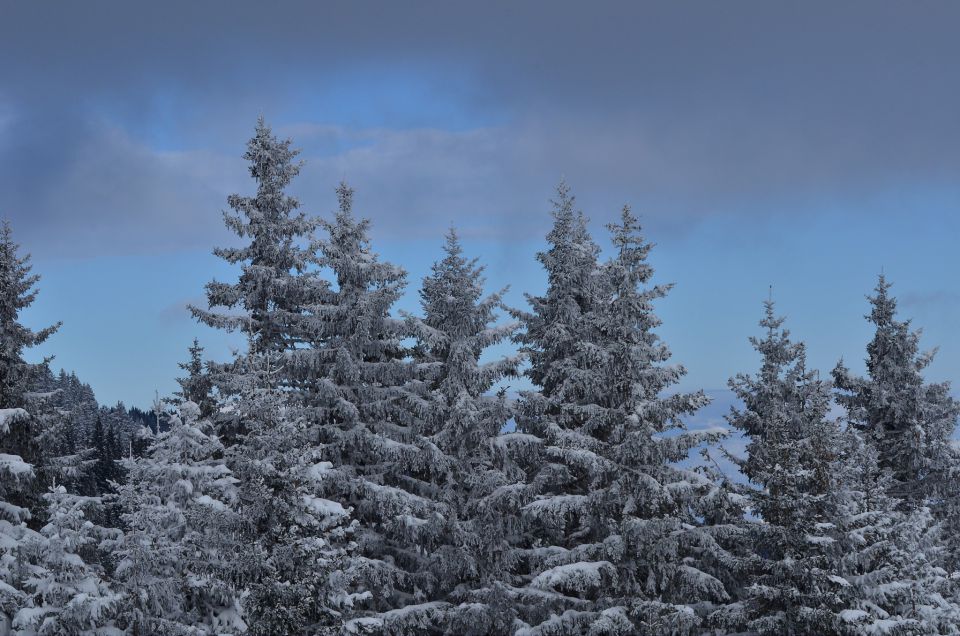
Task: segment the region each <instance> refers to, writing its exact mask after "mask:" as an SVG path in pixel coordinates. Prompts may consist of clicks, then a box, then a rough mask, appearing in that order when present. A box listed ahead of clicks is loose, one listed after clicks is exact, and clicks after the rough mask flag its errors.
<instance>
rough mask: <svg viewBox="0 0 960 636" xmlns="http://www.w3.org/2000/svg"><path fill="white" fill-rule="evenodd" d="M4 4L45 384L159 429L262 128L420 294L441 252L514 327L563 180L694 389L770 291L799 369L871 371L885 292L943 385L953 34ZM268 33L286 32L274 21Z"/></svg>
mask: <svg viewBox="0 0 960 636" xmlns="http://www.w3.org/2000/svg"><path fill="white" fill-rule="evenodd" d="M227 7H228V5H227V4H226V3H222V4H220V3H200V4H197V3H177V2H174V3H165V4H164V5H163V6H160V5H159V4H158V5H157V6H151V7H136V8H135V10H134V8H133V7H131V6H128V5H126V4H123V3H111V2H96V3H86V4H84V5H82V6H81V5H80V4H74V5H64V6H62V7H59V8H58V9H57V11H56V12H55V13H54V12H53V11H52V10H51V9H50V8H49V7H42V6H40V5H37V4H30V3H16V4H14V5H13V6H12V7H11V8H10V11H9V12H8V13H9V19H5V20H4V23H3V25H2V26H0V54H2V55H3V56H4V59H8V60H9V59H16V60H18V62H17V63H16V64H6V65H4V67H3V68H2V69H0V166H2V168H3V169H2V170H0V216H5V217H7V218H9V219H10V220H11V222H12V224H13V227H14V232H15V234H16V236H17V239H18V240H19V242H20V243H21V244H22V247H23V249H24V250H25V251H29V252H31V253H33V255H34V263H35V270H36V272H37V273H39V274H40V275H41V276H42V277H43V278H42V281H41V284H40V288H41V293H40V296H39V297H38V300H37V302H36V304H35V306H34V307H33V308H31V309H30V310H29V311H28V312H27V313H26V315H25V319H26V320H27V321H28V322H29V323H30V324H32V325H34V326H40V325H42V324H45V323H47V322H51V321H54V320H63V321H64V327H63V329H62V331H61V332H60V333H59V334H58V335H57V336H55V337H53V338H51V340H50V341H49V343H48V344H47V345H45V346H44V348H43V350H42V351H41V352H37V353H38V354H39V353H44V354H55V355H56V357H57V358H56V361H55V364H56V365H57V366H63V367H65V368H67V369H69V370H75V371H76V372H77V373H78V375H79V376H80V377H81V378H83V379H84V380H85V381H87V382H90V383H91V384H92V385H93V387H94V389H95V391H96V392H97V395H98V397H99V398H100V399H101V401H102V402H106V403H112V402H115V401H117V400H123V401H125V402H126V403H128V404H136V405H141V406H144V405H147V404H148V403H149V401H150V400H151V399H152V397H153V394H154V391H155V390H157V391H159V392H160V393H161V395H162V394H165V393H168V392H170V391H171V390H172V389H173V388H174V386H175V385H174V382H173V378H174V377H176V375H177V373H178V369H177V366H176V363H177V362H178V361H179V360H181V359H182V358H183V357H184V355H185V352H186V347H187V346H188V345H189V343H190V341H191V339H192V338H193V337H194V336H198V337H200V339H201V341H202V343H203V344H204V345H206V346H207V348H208V352H209V353H210V355H211V356H212V357H214V358H218V359H223V358H224V357H226V356H227V355H229V351H230V347H231V346H237V345H238V344H240V343H239V342H238V341H237V340H236V339H231V338H229V337H224V336H223V335H222V334H217V333H215V332H213V331H211V330H209V329H207V328H205V327H202V326H200V325H198V324H197V323H195V322H194V321H192V320H191V319H190V318H189V315H188V314H187V312H186V310H185V309H184V306H185V304H186V303H188V302H194V303H196V302H200V301H201V300H202V288H203V285H204V283H205V282H207V281H208V280H210V279H211V278H213V277H219V278H222V279H230V277H231V276H233V275H235V274H234V272H231V271H230V270H229V268H226V267H225V266H224V265H222V264H221V263H219V262H218V260H217V259H216V258H215V257H213V256H212V255H211V254H210V250H211V249H212V248H213V247H214V246H216V245H222V244H225V243H227V242H229V241H231V240H232V239H231V237H230V236H229V235H228V234H227V232H226V230H225V229H224V228H223V225H222V222H221V215H220V211H221V210H222V209H224V208H225V207H226V196H227V195H228V194H229V193H231V192H242V193H246V192H249V191H250V188H251V183H250V182H249V179H248V177H247V173H246V168H245V166H244V164H243V161H242V159H241V158H240V156H241V154H242V152H243V145H244V143H245V141H246V140H247V138H248V137H249V136H250V134H251V131H252V128H253V124H254V122H255V120H256V117H257V116H258V115H259V114H263V115H264V116H265V117H266V118H267V120H268V121H269V122H270V123H271V124H272V125H273V126H274V128H275V130H276V131H277V132H278V133H279V134H281V135H285V136H291V137H293V138H294V141H295V143H296V145H297V146H299V147H300V148H302V149H303V158H304V159H305V160H306V161H307V164H306V166H305V167H304V170H303V173H302V175H301V177H300V178H299V179H298V181H297V182H296V183H295V185H294V188H293V189H294V191H295V193H296V194H297V195H298V196H300V198H301V200H302V202H303V205H304V209H306V210H307V211H309V212H311V213H315V214H318V215H325V214H329V213H330V212H331V210H332V209H333V208H334V205H335V196H334V188H335V186H336V184H337V182H339V181H340V180H341V179H346V180H347V181H348V182H350V183H351V185H353V186H354V187H355V188H356V190H357V195H356V202H357V210H358V212H359V213H361V214H363V215H366V216H369V217H370V218H371V219H372V220H373V236H374V242H375V247H376V249H377V250H378V251H380V252H381V254H382V255H383V256H384V257H385V258H388V259H390V260H393V261H395V262H398V263H401V264H403V265H404V266H405V267H406V268H407V269H408V271H409V272H410V289H409V294H408V298H406V299H405V300H404V302H403V305H404V308H407V309H415V308H416V289H417V285H418V283H419V279H420V278H421V277H422V276H423V275H424V274H425V273H426V272H427V270H428V268H429V265H430V263H431V261H432V260H433V259H434V258H436V257H437V255H438V253H439V248H440V245H441V243H442V236H443V233H444V231H445V229H446V228H447V227H448V226H449V225H450V224H451V223H453V224H455V225H456V226H457V227H458V228H459V229H460V231H461V234H462V235H463V237H464V239H465V243H466V246H467V250H468V251H469V252H472V253H473V254H474V255H477V256H480V257H481V259H482V261H483V262H484V263H485V264H486V265H487V268H488V269H487V278H488V283H489V286H490V287H491V288H495V287H496V288H499V287H501V286H503V285H506V284H509V285H511V292H510V294H509V296H508V300H509V302H510V303H512V304H514V305H522V304H523V297H522V293H523V292H525V291H526V292H533V293H539V292H540V291H542V289H543V285H544V277H543V274H542V272H541V271H540V269H539V266H538V264H537V262H536V260H535V258H534V254H535V252H536V251H537V250H538V249H540V248H541V247H542V246H543V235H544V234H545V232H546V231H547V229H548V226H549V222H550V219H549V215H548V211H549V204H548V199H549V198H550V197H551V195H552V190H553V188H554V187H555V186H556V184H557V182H558V181H559V180H560V179H561V178H565V179H566V180H567V181H568V182H569V183H570V185H571V186H572V188H573V191H574V194H575V195H576V196H577V200H578V203H579V206H580V207H581V208H582V209H583V210H584V211H585V212H586V213H587V215H588V216H589V217H590V218H591V220H592V221H591V227H592V229H593V231H594V233H595V235H596V237H597V238H598V240H599V241H600V242H601V244H604V243H605V236H604V234H605V231H604V229H603V225H604V223H606V222H608V221H610V220H613V219H614V218H615V217H616V215H617V214H618V212H619V209H620V207H621V206H622V205H623V204H625V203H628V204H630V205H631V206H632V207H633V208H634V210H635V211H637V212H638V213H639V214H640V216H641V219H642V221H643V222H644V224H645V227H646V230H647V233H648V235H649V238H650V239H651V240H653V241H654V242H655V243H657V247H656V249H655V251H654V253H653V255H652V261H653V263H654V265H655V267H656V268H657V279H658V281H660V282H674V283H676V287H675V289H674V291H673V292H672V293H671V295H670V296H669V297H668V298H667V299H665V300H664V301H662V302H661V304H660V307H659V313H660V315H661V317H662V318H663V321H664V324H663V327H662V328H661V330H660V331H661V334H662V335H663V337H664V339H665V340H666V341H667V342H668V344H669V345H670V346H671V348H672V350H673V351H674V354H675V360H676V361H678V362H681V363H683V364H684V365H685V366H686V367H687V368H688V370H689V374H688V376H687V378H686V379H685V381H684V388H698V387H703V388H706V389H709V390H718V389H722V388H723V387H724V386H725V383H726V380H727V378H728V377H729V376H731V375H733V374H734V373H737V372H740V371H751V370H752V369H753V368H754V366H755V364H756V359H755V357H754V355H753V353H752V351H751V350H750V347H749V344H748V343H747V340H746V338H747V337H748V336H749V335H751V334H753V333H755V332H756V323H757V321H758V320H759V318H760V316H761V301H762V299H763V298H765V297H766V295H767V290H768V286H769V285H773V287H774V296H775V298H776V300H777V301H778V306H779V308H780V310H781V311H782V312H783V313H785V314H787V316H788V318H789V326H790V328H791V329H792V331H793V332H794V334H795V335H796V336H797V337H798V338H801V339H803V340H805V341H807V343H808V347H809V351H810V357H811V362H812V363H813V364H814V365H816V366H818V367H820V368H821V369H823V370H824V371H826V370H829V369H830V368H832V366H833V365H834V364H835V363H836V361H837V360H838V359H839V358H840V357H844V358H845V359H846V360H847V361H848V363H850V364H851V365H852V366H854V367H855V368H857V367H858V366H860V365H861V359H862V358H863V349H864V345H865V343H866V341H867V340H868V338H869V336H870V333H869V326H868V325H867V323H866V321H865V320H864V319H863V314H864V313H866V311H867V303H866V300H865V299H864V296H865V295H866V294H867V293H869V292H870V291H871V289H872V288H873V286H874V284H875V280H876V276H877V274H878V273H879V272H880V271H881V269H882V270H883V271H884V272H885V273H886V274H887V276H888V278H890V280H892V282H893V283H894V285H895V286H894V292H895V293H896V294H897V295H898V296H899V298H900V301H901V302H900V304H901V311H902V313H903V315H905V316H909V317H912V318H913V319H914V322H915V324H916V325H917V326H919V327H922V328H923V329H924V338H923V342H924V344H925V345H926V346H928V347H933V346H939V347H940V353H939V355H938V358H937V360H936V362H935V363H934V365H933V366H932V367H931V368H930V371H929V376H930V378H931V379H934V380H944V379H952V380H954V381H957V380H960V342H958V340H960V339H958V338H957V337H956V333H955V328H956V325H957V324H958V323H960V285H958V283H957V280H956V278H957V274H958V273H960V256H958V250H957V249H956V242H957V239H958V238H960V220H958V218H960V217H958V211H960V180H958V176H957V175H960V119H958V118H957V116H956V113H958V112H960V86H958V85H957V83H956V82H955V81H953V77H954V69H953V66H954V61H955V60H956V59H958V55H960V42H958V41H957V39H956V38H955V36H954V33H953V32H952V29H951V28H950V27H951V25H955V24H956V23H957V18H960V8H958V6H957V5H956V4H953V3H947V2H943V3H939V2H929V3H925V4H924V9H925V10H924V11H922V12H921V11H915V10H913V8H912V7H909V6H907V5H906V4H901V3H885V2H845V3H826V2H824V3H804V4H803V5H802V6H801V5H799V4H797V5H793V6H789V7H788V6H777V5H774V4H773V3H766V2H736V1H735V2H728V3H713V2H703V3H699V2H690V3H674V2H669V3H667V2H664V3H623V4H619V3H600V4H599V5H591V8H589V9H588V8H586V7H585V5H578V4H575V3H570V4H567V3H564V2H560V3H550V4H549V5H547V4H543V5H538V4H537V3H485V4H484V5H483V6H482V7H481V6H480V5H473V6H471V5H466V4H460V3H430V2H421V3H416V4H409V5H406V6H401V5H400V3H396V4H394V3H390V4H377V3H342V4H341V3H325V4H324V5H323V6H322V7H321V6H320V5H319V4H314V3H289V2H281V3H277V4H276V5H271V8H267V7H266V6H265V5H262V3H261V4H253V3H250V4H247V3H243V2H239V3H230V4H229V10H228V9H227ZM274 7H275V8H274Z"/></svg>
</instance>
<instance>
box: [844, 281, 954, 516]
mask: <svg viewBox="0 0 960 636" xmlns="http://www.w3.org/2000/svg"><path fill="white" fill-rule="evenodd" d="M889 290H890V283H888V282H887V280H886V278H885V277H884V276H882V275H881V276H880V279H879V281H878V282H877V287H876V289H875V292H876V293H875V295H874V296H871V297H870V298H869V300H870V304H871V311H870V314H869V315H868V316H867V319H868V320H869V321H870V322H871V324H873V325H874V327H875V329H876V330H875V333H874V337H873V340H871V341H870V343H869V344H868V345H867V360H866V362H867V377H865V378H861V377H856V376H854V375H853V374H851V373H850V371H849V370H848V369H847V368H846V367H845V366H844V365H843V363H842V362H841V363H840V364H838V365H837V367H836V369H834V372H833V376H834V382H835V384H836V387H837V389H838V390H839V392H838V394H837V401H838V402H839V403H840V404H841V405H842V406H843V407H844V408H845V409H846V410H847V412H848V414H849V418H850V422H851V423H852V424H853V425H854V426H856V427H857V428H859V429H861V430H863V431H865V432H866V433H867V438H868V439H869V440H870V442H871V443H872V444H873V445H874V446H875V447H876V449H877V456H878V460H879V464H880V468H881V469H884V470H888V471H890V473H891V474H892V477H893V478H892V480H891V482H890V491H889V494H890V495H891V496H893V497H894V498H896V499H898V500H900V502H901V504H902V505H904V506H907V507H913V508H917V507H922V506H924V505H926V504H927V503H928V501H929V500H930V499H931V498H942V497H943V496H944V495H946V494H948V493H950V492H952V491H954V490H955V486H953V485H952V484H951V483H950V480H949V479H948V477H949V474H948V472H949V467H950V462H951V460H952V453H951V452H950V438H951V436H952V435H953V433H954V431H955V430H956V427H957V418H958V416H960V403H958V402H957V401H956V400H955V399H954V398H953V397H951V395H950V385H949V384H948V383H946V382H944V383H939V384H931V383H927V382H925V381H924V378H923V371H924V369H926V367H927V366H928V365H929V364H930V362H931V360H932V359H933V353H932V352H931V353H922V352H921V351H920V347H919V343H920V334H919V332H917V331H913V330H911V325H910V321H909V320H898V319H897V302H896V299H894V298H893V296H891V295H890V293H889Z"/></svg>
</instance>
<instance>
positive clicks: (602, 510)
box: [517, 186, 732, 634]
mask: <svg viewBox="0 0 960 636" xmlns="http://www.w3.org/2000/svg"><path fill="white" fill-rule="evenodd" d="M611 231H612V234H613V237H612V241H613V245H614V250H615V254H614V256H613V257H612V258H611V259H610V261H609V262H608V263H607V264H606V265H604V266H603V267H600V266H598V264H597V253H598V250H597V248H596V246H595V244H594V243H593V241H592V240H591V239H590V237H589V234H588V233H587V231H586V224H585V219H584V218H583V216H582V214H578V213H574V211H573V200H572V198H571V197H570V196H569V193H568V191H567V189H566V187H565V186H561V188H560V190H559V197H558V200H557V201H556V203H555V210H554V228H553V230H552V231H551V233H550V234H549V235H548V240H549V241H550V243H551V248H550V250H548V251H547V252H542V253H541V254H539V255H538V257H539V259H540V260H541V262H542V263H543V264H544V266H545V267H546V269H547V273H548V289H547V294H546V295H545V296H543V297H538V298H531V299H530V301H531V305H532V306H533V311H532V312H531V313H529V314H525V313H520V317H521V319H522V321H523V323H524V326H525V327H526V331H525V332H524V333H523V334H522V335H521V337H520V341H521V343H522V344H523V350H524V351H526V352H528V354H529V355H530V357H531V367H530V370H529V372H528V375H529V377H530V378H531V379H532V380H533V381H534V382H535V383H536V384H537V385H538V387H539V391H537V392H528V393H526V394H524V395H523V399H522V405H521V410H520V413H519V416H518V424H519V427H520V430H521V431H522V432H523V433H525V434H528V435H532V436H534V437H535V438H536V439H537V440H539V442H538V443H539V445H540V447H541V456H540V458H539V461H534V462H531V463H530V464H529V466H530V469H529V470H530V472H529V482H528V483H529V488H528V493H527V496H528V497H529V499H530V501H529V503H527V504H526V505H525V506H524V508H523V512H524V516H525V518H526V520H527V533H528V537H527V539H526V541H527V542H528V545H527V546H526V550H525V558H524V561H523V567H521V568H520V569H519V570H518V574H519V575H520V576H519V581H520V582H521V583H522V586H521V591H520V593H519V594H518V595H517V599H518V601H517V602H518V603H522V604H523V605H524V606H525V607H524V609H523V621H524V622H526V623H527V627H525V628H523V629H522V630H521V632H522V633H524V634H583V633H595V634H628V633H673V634H692V633H697V632H698V630H700V629H701V627H700V625H701V624H702V620H703V617H704V616H705V615H706V614H708V613H709V612H711V611H713V610H714V609H715V606H716V604H722V603H726V602H727V601H728V600H729V595H728V593H727V592H726V590H725V589H724V584H723V582H721V581H720V580H718V579H717V578H716V577H715V576H714V575H713V574H712V573H711V572H712V571H717V570H720V569H721V568H719V567H716V565H717V563H718V562H721V561H725V560H726V559H727V558H728V555H727V553H726V552H725V551H724V550H723V549H722V548H721V547H720V546H719V544H718V543H717V541H716V540H715V538H714V537H712V536H711V535H710V533H709V532H706V531H705V530H704V528H703V527H702V523H701V519H702V515H703V514H704V513H705V512H706V510H705V506H704V505H702V504H703V503H704V502H707V501H715V497H714V495H716V493H717V488H716V486H715V484H713V483H712V482H711V480H710V479H708V478H706V477H705V476H704V475H702V474H699V473H698V472H696V471H693V470H685V469H682V468H680V467H678V466H676V464H675V462H678V461H680V460H682V459H685V458H686V457H687V454H688V452H689V451H690V450H691V449H693V448H695V447H696V446H698V445H700V444H702V443H704V442H706V441H709V440H712V439H716V438H718V437H719V436H720V435H721V432H720V431H701V432H695V431H687V430H684V428H683V425H682V419H683V418H684V417H685V416H688V415H690V414H692V413H694V412H695V411H696V410H697V409H699V408H700V407H701V406H703V405H704V404H706V403H707V399H706V397H705V396H704V395H703V393H702V392H698V393H692V394H684V393H677V394H674V395H672V396H669V397H665V396H664V395H663V394H664V392H665V391H666V390H667V389H669V388H670V387H671V386H673V385H674V384H675V383H676V382H677V381H678V380H679V378H680V377H682V375H683V374H684V372H685V371H684V369H683V367H682V366H679V365H670V364H667V361H668V359H669V355H670V354H669V350H668V349H667V347H666V345H664V344H663V343H662V342H661V341H660V340H659V338H658V337H657V336H656V335H655V333H654V332H653V330H654V329H655V328H656V327H657V326H658V325H659V320H658V319H657V318H656V316H655V315H654V313H653V309H652V302H653V301H654V300H656V299H658V298H661V297H663V296H664V295H665V294H666V293H667V291H668V289H669V287H665V286H649V280H650V277H651V276H652V273H653V270H652V268H651V267H650V266H649V264H648V263H647V262H646V257H647V254H648V252H649V249H650V245H649V244H648V243H646V242H645V241H644V239H643V238H642V236H641V235H640V232H639V224H638V222H637V220H636V218H635V217H634V216H633V215H632V214H631V213H630V212H629V209H626V208H625V209H624V211H623V215H622V218H621V223H620V224H617V225H613V226H611ZM711 505H712V504H711ZM709 512H710V513H711V514H713V513H714V512H716V510H710V511H709ZM731 560H732V558H731Z"/></svg>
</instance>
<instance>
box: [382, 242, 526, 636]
mask: <svg viewBox="0 0 960 636" xmlns="http://www.w3.org/2000/svg"><path fill="white" fill-rule="evenodd" d="M482 272H483V268H482V267H480V266H478V265H477V261H476V259H473V260H468V259H466V258H465V257H464V256H463V249H462V247H461V245H460V241H459V239H458V237H457V235H456V233H455V232H454V230H453V229H451V230H450V231H449V233H448V234H447V237H446V243H445V245H444V257H443V259H442V260H440V261H438V262H435V263H434V264H433V268H432V272H431V274H430V275H429V276H427V277H425V278H424V279H423V286H422V287H421V289H420V299H421V306H422V308H423V314H424V315H423V318H415V317H413V316H408V317H407V328H408V330H409V332H410V333H411V334H412V335H413V336H414V337H415V338H416V340H417V346H416V347H415V350H414V358H415V360H416V362H417V368H418V371H419V373H418V374H417V376H418V377H417V378H416V379H414V380H413V381H411V382H410V383H409V384H408V386H407V389H408V390H409V391H410V392H411V394H412V395H411V396H410V401H411V406H412V407H413V410H414V411H415V412H416V413H417V423H416V432H417V434H418V436H419V437H420V438H421V439H418V440H417V442H416V443H417V444H418V445H420V446H421V448H422V451H421V453H420V456H419V457H417V456H414V458H413V459H414V461H413V462H412V463H409V464H408V465H405V466H402V469H403V471H404V472H405V474H406V475H407V477H408V481H407V485H406V486H405V487H407V488H408V489H412V490H413V492H415V493H416V494H418V495H420V496H422V497H424V498H426V499H430V500H433V501H435V502H437V503H438V504H439V507H438V508H437V510H436V513H435V514H433V515H429V516H427V517H425V518H421V517H405V518H403V520H402V523H397V524H395V530H398V531H400V532H401V533H402V535H403V537H404V538H402V540H404V541H406V542H407V543H409V544H410V545H411V546H419V547H420V550H421V551H422V552H423V553H424V565H425V567H426V570H427V571H428V572H429V573H430V574H431V575H432V577H433V581H432V582H431V583H432V585H431V587H430V588H429V589H427V590H424V594H425V595H426V597H427V598H429V599H431V600H439V601H444V602H446V603H449V605H448V606H447V607H446V609H445V611H444V612H443V614H442V616H441V617H440V618H439V620H438V621H437V622H436V623H434V624H432V625H431V627H432V628H433V630H434V631H435V632H436V633H451V634H461V635H464V636H467V635H477V636H481V635H492V634H499V633H508V632H509V631H511V628H512V626H513V612H512V611H510V608H509V607H508V606H507V605H506V604H503V603H498V602H497V600H498V599H499V598H500V595H499V593H498V590H497V584H498V583H499V582H501V581H504V580H505V579H506V573H507V572H508V571H509V570H510V568H511V567H512V550H511V536H512V535H513V534H514V533H515V532H516V523H515V520H516V515H515V514H511V513H512V511H511V510H510V509H509V508H507V509H504V508H503V507H502V506H500V502H499V497H500V496H501V493H502V490H501V489H503V488H504V487H509V486H511V485H512V484H514V483H516V482H517V481H519V480H522V478H523V473H522V472H514V473H513V474H510V471H509V463H508V464H506V465H505V464H504V461H503V459H502V452H501V450H500V446H499V445H498V441H499V436H500V432H501V429H502V428H503V425H504V423H505V422H506V421H507V420H508V419H509V417H510V409H509V406H508V405H507V403H506V399H505V396H504V395H502V394H498V395H495V396H494V395H488V392H489V391H490V390H491V388H492V387H493V386H494V385H495V384H496V383H497V382H498V381H500V380H502V379H503V378H505V377H509V376H513V375H515V374H516V373H517V367H518V365H519V362H520V360H519V358H517V357H501V358H497V359H494V360H491V361H490V362H485V363H483V364H481V363H480V362H479V359H480V356H481V355H482V354H483V352H484V351H485V350H486V349H487V348H488V347H491V346H493V345H496V344H498V343H500V342H502V341H504V340H506V339H507V338H509V337H510V336H511V335H512V333H513V332H514V331H515V329H516V326H515V325H514V324H504V325H500V326H495V325H494V324H493V323H494V322H495V320H496V313H497V310H498V309H502V308H503V305H502V300H501V299H502V295H503V293H505V291H506V290H502V291H500V292H498V293H494V294H490V295H489V296H486V297H484V296H483V283H484V279H483V276H482ZM411 487H412V488H411ZM419 633H426V632H419Z"/></svg>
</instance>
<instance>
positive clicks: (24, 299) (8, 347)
mask: <svg viewBox="0 0 960 636" xmlns="http://www.w3.org/2000/svg"><path fill="white" fill-rule="evenodd" d="M18 249H19V246H18V245H17V244H16V243H15V242H14V240H13V231H12V230H11V229H10V223H9V222H7V221H4V222H3V224H2V226H0V408H18V407H20V408H22V407H25V406H26V404H25V403H24V400H25V397H24V394H25V393H26V392H27V391H29V390H30V387H31V383H32V382H33V381H34V380H35V378H36V377H37V375H38V374H39V373H40V372H41V369H42V367H43V366H45V365H43V364H41V365H37V364H30V363H28V362H26V361H25V360H24V359H23V352H24V349H28V348H30V347H35V346H36V345H39V344H41V343H43V342H45V341H46V340H47V338H49V337H50V336H51V335H53V333H54V332H56V330H57V329H59V328H60V323H57V324H55V325H51V326H49V327H46V328H44V329H40V330H38V331H33V330H32V329H29V328H28V327H25V326H24V325H23V324H21V323H20V322H19V317H20V312H21V311H23V310H24V309H26V308H27V307H29V306H30V305H32V304H33V301H34V300H35V299H36V297H37V290H36V289H34V285H36V283H37V281H38V280H40V277H39V276H37V275H36V274H31V273H30V270H31V266H30V255H29V254H28V255H25V256H18V255H17V250H18Z"/></svg>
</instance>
